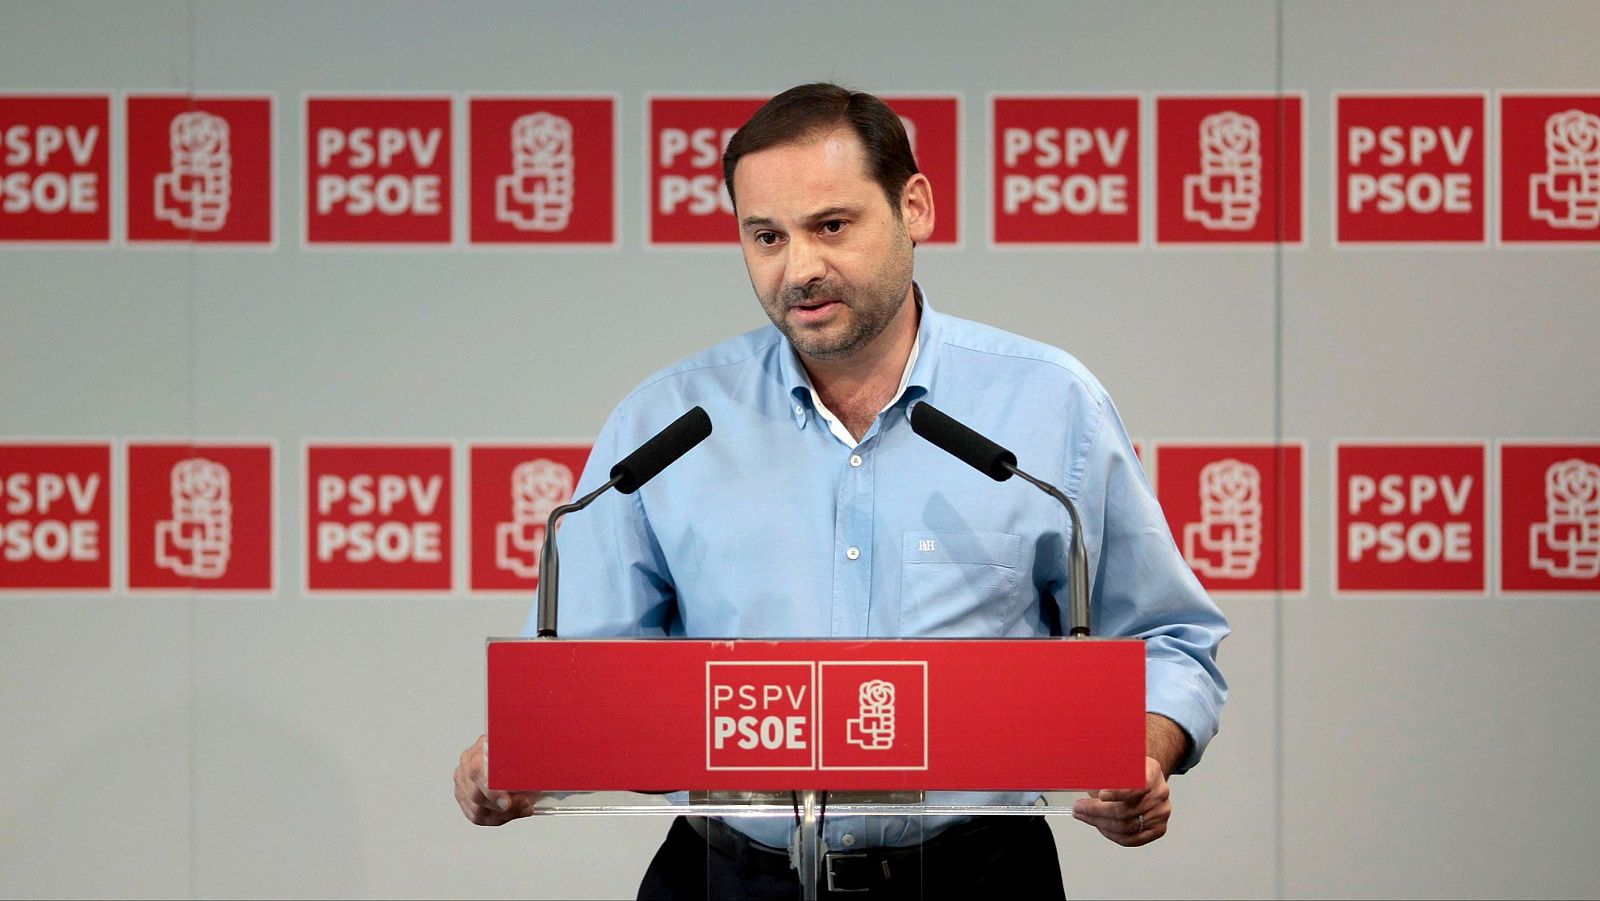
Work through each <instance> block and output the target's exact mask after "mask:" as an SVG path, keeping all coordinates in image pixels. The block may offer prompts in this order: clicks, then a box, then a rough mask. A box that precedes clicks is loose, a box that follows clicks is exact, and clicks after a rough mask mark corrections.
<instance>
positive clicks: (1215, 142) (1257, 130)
mask: <svg viewBox="0 0 1600 901" xmlns="http://www.w3.org/2000/svg"><path fill="white" fill-rule="evenodd" d="M1304 117H1305V104H1304V102H1303V99H1302V98H1301V97H1300V96H1298V95H1284V96H1257V97H1238V96H1233V97H1157V98H1156V242H1157V243H1158V244H1219V243H1220V244H1266V243H1273V242H1281V243H1285V244H1297V243H1299V242H1300V240H1301V219H1302V218H1303V215H1304V214H1303V211H1302V210H1303V207H1302V200H1301V195H1302V191H1303V187H1302V185H1301V181H1302V177H1303V174H1302V165H1303V164H1302V162H1301V161H1302V160H1303V159H1304V156H1305V149H1304V137H1303V136H1304V133H1305V128H1304Z"/></svg>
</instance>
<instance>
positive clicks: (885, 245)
mask: <svg viewBox="0 0 1600 901" xmlns="http://www.w3.org/2000/svg"><path fill="white" fill-rule="evenodd" d="M916 178H918V179H920V176H917V177H916ZM733 179H734V189H735V196H737V197H738V199H739V208H738V215H739V244H740V246H741V248H742V249H743V250H744V262H745V266H746V268H748V269H749V271H750V284H751V285H752V286H753V287H754V288H755V291H756V296H757V297H759V298H760V299H761V306H762V308H763V309H764V310H766V313H767V316H768V318H770V319H771V320H772V324H773V325H776V326H777V327H778V330H779V331H781V332H783V334H784V335H785V336H786V337H788V339H789V341H790V342H791V343H793V344H794V346H795V349H796V350H798V351H799V352H800V353H801V354H804V355H805V356H807V357H811V358H813V359H818V360H839V359H845V358H848V357H850V356H852V355H853V354H855V353H856V352H857V351H859V350H860V349H861V348H863V347H865V346H867V345H868V344H870V343H871V342H872V340H873V339H874V338H876V337H878V335H880V334H882V332H883V330H884V329H885V328H886V327H887V326H888V325H889V323H890V321H891V320H893V319H894V316H895V313H897V312H898V311H899V310H900V307H901V305H902V304H904V303H905V301H906V299H907V298H908V297H909V296H910V291H911V248H912V239H913V237H918V238H920V239H925V238H926V237H927V235H926V234H922V235H914V234H912V233H910V232H908V231H907V227H906V222H905V221H904V219H903V217H902V216H901V215H897V210H896V209H894V208H892V207H890V206H889V203H888V199H887V198H886V197H885V196H884V193H883V189H882V188H881V187H879V186H878V183H877V182H875V181H873V180H872V178H871V176H870V175H868V173H867V166H866V160H865V156H864V151H863V149H862V147H861V140H860V139H859V138H857V137H856V136H855V134H854V133H853V132H851V131H850V130H849V129H848V128H844V129H840V130H837V131H830V132H819V133H817V134H816V135H812V136H808V137H807V138H805V139H803V140H801V141H800V142H798V143H793V144H781V145H778V146H776V147H768V148H767V149H765V150H759V151H757V152H755V153H752V154H749V155H748V156H745V157H744V158H742V159H741V160H740V161H739V165H738V167H737V168H736V169H735V170H734V175H733ZM901 206H902V208H904V207H905V206H906V204H905V203H902V205H901ZM928 218H929V219H930V220H931V215H930V216H929V217H928ZM917 221H918V223H919V224H918V231H920V230H921V229H920V219H918V220H917ZM931 229H932V226H931V221H930V225H929V227H928V230H929V231H931Z"/></svg>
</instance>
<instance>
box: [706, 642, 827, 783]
mask: <svg viewBox="0 0 1600 901" xmlns="http://www.w3.org/2000/svg"><path fill="white" fill-rule="evenodd" d="M814 669H815V664H812V663H796V662H788V661H775V662H770V663H769V662H737V663H735V662H722V661H707V662H706V769H708V770H812V769H816V759H817V757H816V743H815V742H814V741H813V740H812V732H813V729H812V723H814V722H815V721H816V695H815V688H816V685H815V682H816V680H815V677H814V675H815V674H814Z"/></svg>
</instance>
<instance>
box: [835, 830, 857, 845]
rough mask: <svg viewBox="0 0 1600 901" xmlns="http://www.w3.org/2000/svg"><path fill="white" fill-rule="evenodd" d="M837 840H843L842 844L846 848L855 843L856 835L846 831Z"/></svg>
mask: <svg viewBox="0 0 1600 901" xmlns="http://www.w3.org/2000/svg"><path fill="white" fill-rule="evenodd" d="M839 841H841V842H844V846H845V847H846V848H848V847H850V846H851V845H853V844H855V843H856V837H855V836H853V835H851V834H850V833H848V832H846V833H845V834H844V838H841V839H839Z"/></svg>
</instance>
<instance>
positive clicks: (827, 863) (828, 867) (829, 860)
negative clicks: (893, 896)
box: [822, 851, 889, 892]
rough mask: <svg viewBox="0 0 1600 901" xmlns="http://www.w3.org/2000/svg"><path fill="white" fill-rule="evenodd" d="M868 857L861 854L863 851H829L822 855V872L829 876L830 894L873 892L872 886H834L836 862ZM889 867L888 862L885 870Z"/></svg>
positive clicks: (885, 863) (885, 864)
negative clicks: (834, 863) (834, 864)
mask: <svg viewBox="0 0 1600 901" xmlns="http://www.w3.org/2000/svg"><path fill="white" fill-rule="evenodd" d="M868 856H869V855H868V854H866V853H864V852H861V851H855V852H848V853H847V852H843V851H829V852H828V853H827V854H824V855H822V870H823V872H824V873H826V874H827V875H828V891H830V892H870V891H872V886H870V885H868V886H863V887H861V888H839V887H838V886H835V885H834V884H833V862H834V861H835V860H844V859H846V858H851V859H853V858H858V857H859V858H866V857H868ZM888 866H889V864H888V861H885V862H884V868H885V869H887V868H888Z"/></svg>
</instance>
